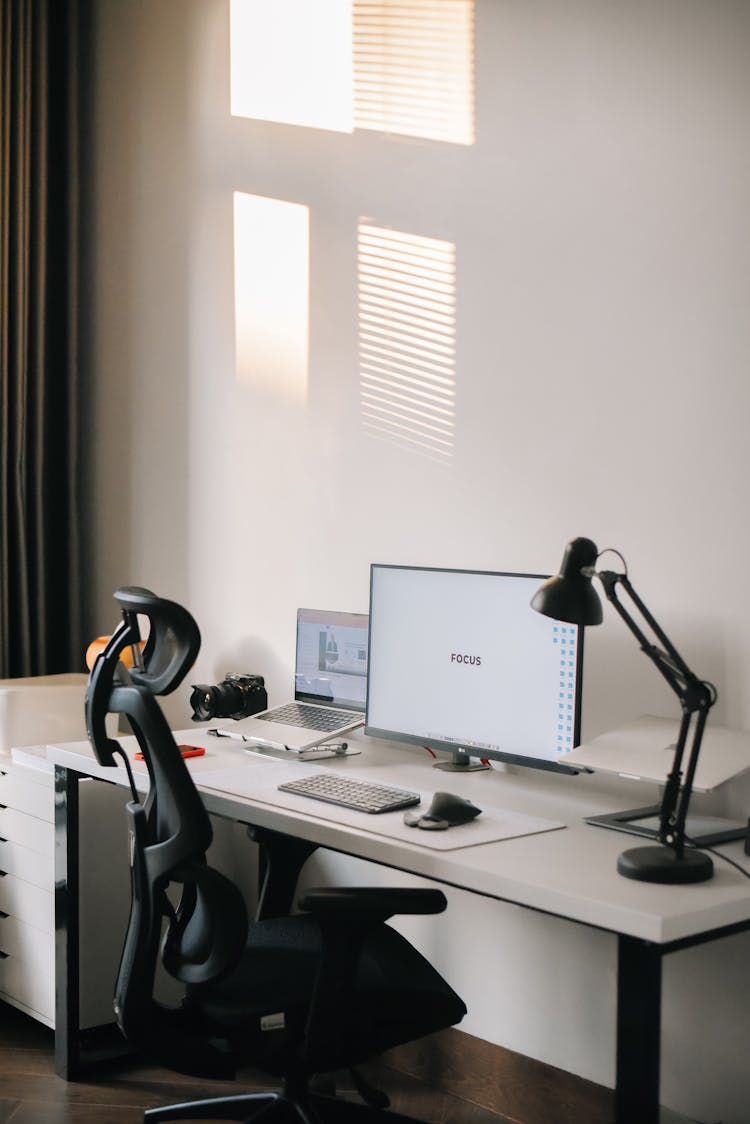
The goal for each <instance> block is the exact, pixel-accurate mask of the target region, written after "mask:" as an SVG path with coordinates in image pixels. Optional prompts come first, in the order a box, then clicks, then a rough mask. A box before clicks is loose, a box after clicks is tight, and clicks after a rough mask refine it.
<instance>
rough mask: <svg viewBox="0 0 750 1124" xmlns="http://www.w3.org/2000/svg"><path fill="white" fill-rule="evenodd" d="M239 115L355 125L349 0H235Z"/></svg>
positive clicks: (234, 88)
mask: <svg viewBox="0 0 750 1124" xmlns="http://www.w3.org/2000/svg"><path fill="white" fill-rule="evenodd" d="M229 21H230V32H229V40H230V74H231V78H230V86H231V107H232V114H233V115H234V116H235V117H253V118H257V119H258V120H262V121H279V122H283V123H285V124H287V125H306V126H308V127H310V128H317V129H332V130H336V131H340V132H351V130H352V127H353V123H352V31H351V28H352V0H230V10H229Z"/></svg>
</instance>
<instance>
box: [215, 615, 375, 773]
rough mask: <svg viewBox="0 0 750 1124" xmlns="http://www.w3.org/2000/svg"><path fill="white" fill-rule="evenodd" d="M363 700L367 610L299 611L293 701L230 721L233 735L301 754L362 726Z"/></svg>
mask: <svg viewBox="0 0 750 1124" xmlns="http://www.w3.org/2000/svg"><path fill="white" fill-rule="evenodd" d="M366 698H367V613H339V612H333V611H326V610H322V609H298V610H297V644H296V655H295V669H294V701H293V702H288V703H285V704H283V705H282V706H276V707H273V708H271V709H269V710H264V711H261V712H260V713H259V714H253V715H252V716H251V717H250V718H241V719H240V720H239V721H238V722H233V723H232V727H231V730H232V736H233V737H241V738H242V740H243V741H246V742H251V743H252V744H254V745H259V746H270V747H271V748H272V749H285V750H292V751H297V752H302V751H304V750H305V749H311V748H312V747H313V746H317V745H321V744H322V743H324V742H329V741H333V740H335V739H336V738H338V737H339V736H340V735H341V734H344V733H346V732H347V730H353V729H354V728H355V727H356V726H361V725H362V723H363V722H364V719H365V702H366Z"/></svg>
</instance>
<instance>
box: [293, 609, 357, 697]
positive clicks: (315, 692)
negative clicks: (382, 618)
mask: <svg viewBox="0 0 750 1124" xmlns="http://www.w3.org/2000/svg"><path fill="white" fill-rule="evenodd" d="M367 624H368V618H367V613H337V612H330V611H326V610H324V609H298V610H297V656H296V665H295V677H294V697H295V699H297V700H298V701H301V702H314V703H320V704H321V705H322V706H343V707H346V708H347V709H348V710H357V711H361V712H362V713H364V710H365V701H366V698H367Z"/></svg>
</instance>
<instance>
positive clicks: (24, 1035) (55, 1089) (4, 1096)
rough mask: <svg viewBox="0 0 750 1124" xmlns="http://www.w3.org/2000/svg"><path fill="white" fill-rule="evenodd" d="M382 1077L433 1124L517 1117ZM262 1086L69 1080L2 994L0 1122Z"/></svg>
mask: <svg viewBox="0 0 750 1124" xmlns="http://www.w3.org/2000/svg"><path fill="white" fill-rule="evenodd" d="M379 1084H380V1087H381V1088H384V1089H385V1091H386V1092H387V1093H388V1095H389V1096H390V1098H391V1104H392V1107H393V1108H394V1109H395V1110H396V1111H399V1112H403V1113H406V1114H408V1115H414V1116H415V1117H417V1118H418V1119H421V1120H424V1121H426V1122H428V1124H515V1122H512V1121H510V1120H509V1118H508V1117H505V1116H500V1115H498V1114H497V1113H494V1112H489V1111H487V1110H486V1109H483V1108H479V1107H477V1106H476V1105H472V1104H470V1103H469V1102H467V1101H463V1100H460V1099H459V1098H457V1097H451V1096H446V1095H445V1094H442V1093H439V1092H435V1091H434V1090H432V1089H430V1087H429V1086H427V1085H424V1084H422V1083H420V1082H417V1081H415V1080H411V1079H407V1078H405V1077H404V1076H403V1075H401V1074H399V1073H396V1072H395V1071H393V1070H390V1071H385V1072H384V1074H383V1075H382V1080H380V1081H379ZM264 1087H265V1083H264V1081H263V1078H262V1077H261V1076H260V1075H258V1074H254V1073H252V1072H251V1071H248V1072H247V1073H245V1074H242V1075H241V1079H240V1081H239V1082H232V1083H226V1084H221V1083H219V1084H215V1083H209V1082H206V1081H203V1082H201V1081H192V1080H191V1079H190V1078H186V1077H181V1076H179V1075H175V1074H173V1073H171V1072H170V1071H168V1070H164V1069H159V1068H156V1067H152V1066H147V1065H140V1064H134V1063H130V1062H129V1063H127V1064H126V1063H122V1062H120V1063H118V1064H117V1065H110V1066H108V1067H107V1068H106V1069H103V1070H102V1071H101V1072H97V1074H96V1075H95V1076H94V1077H92V1078H91V1079H90V1080H87V1081H85V1082H66V1081H63V1080H62V1078H60V1077H57V1076H56V1074H55V1068H54V1049H53V1034H52V1031H51V1030H48V1029H47V1028H46V1027H44V1026H42V1025H41V1024H40V1023H38V1022H36V1021H35V1020H33V1019H30V1018H28V1017H27V1016H26V1015H23V1014H21V1012H19V1011H16V1010H15V1008H13V1007H9V1006H7V1005H6V1004H4V1003H2V1002H0V1124H11V1122H12V1124H142V1120H143V1110H144V1108H147V1107H153V1106H156V1105H162V1104H171V1103H173V1102H179V1101H183V1100H189V1099H190V1098H192V1097H193V1096H195V1097H196V1098H199V1097H204V1096H211V1095H222V1094H231V1093H234V1092H237V1091H239V1089H243V1090H246V1091H250V1090H251V1089H254V1088H264Z"/></svg>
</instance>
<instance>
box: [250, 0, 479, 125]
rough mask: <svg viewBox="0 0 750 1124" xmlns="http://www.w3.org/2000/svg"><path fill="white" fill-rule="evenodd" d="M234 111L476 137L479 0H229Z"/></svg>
mask: <svg viewBox="0 0 750 1124" xmlns="http://www.w3.org/2000/svg"><path fill="white" fill-rule="evenodd" d="M230 71H231V78H230V86H231V111H232V114H233V115H234V116H237V117H250V118H256V119H258V120H265V121H277V122H283V123H284V124H288V125H302V126H308V127H312V128H319V129H330V130H335V131H338V132H351V131H352V130H353V129H354V128H357V129H371V130H377V131H379V132H388V133H397V134H400V135H402V136H411V137H422V138H425V139H429V140H438V141H447V142H451V143H453V144H473V143H474V0H273V2H270V3H269V0H230Z"/></svg>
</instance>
